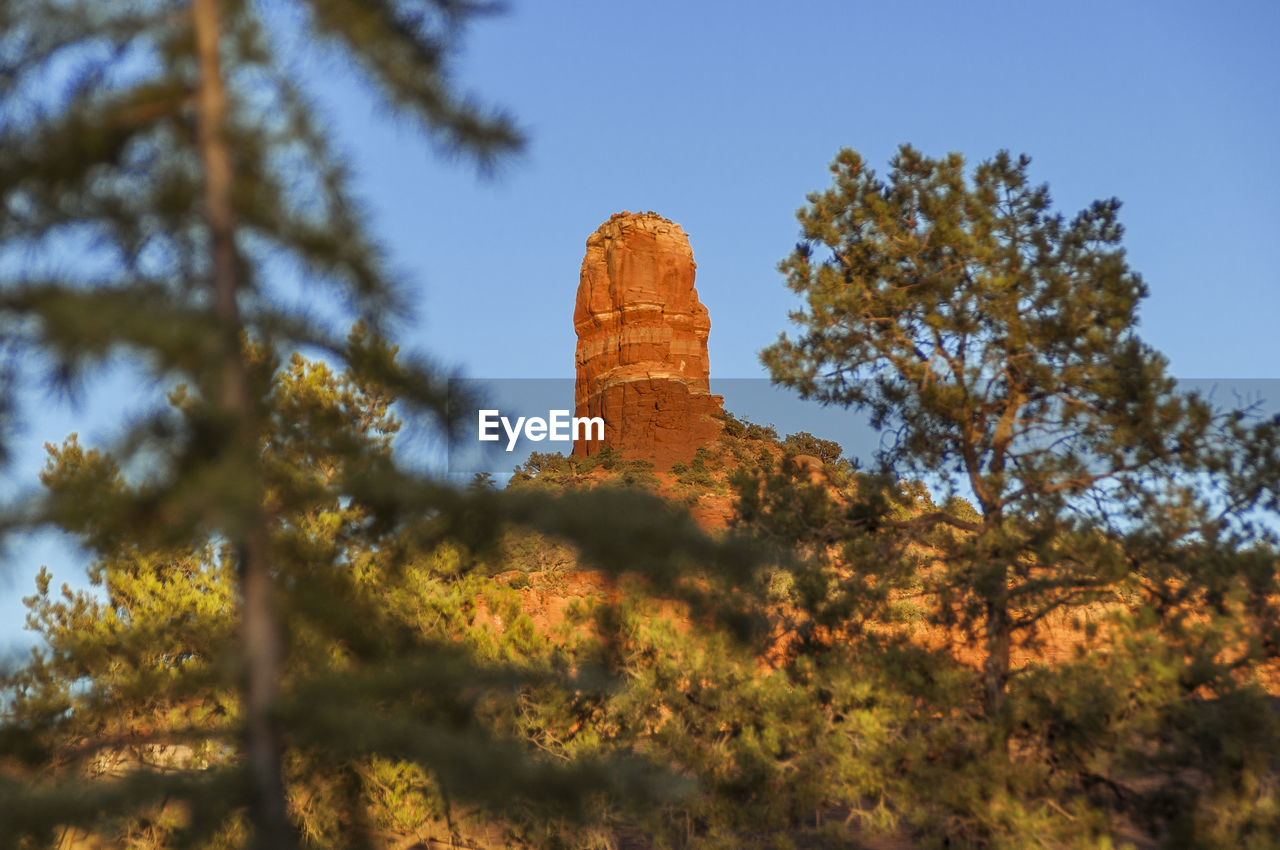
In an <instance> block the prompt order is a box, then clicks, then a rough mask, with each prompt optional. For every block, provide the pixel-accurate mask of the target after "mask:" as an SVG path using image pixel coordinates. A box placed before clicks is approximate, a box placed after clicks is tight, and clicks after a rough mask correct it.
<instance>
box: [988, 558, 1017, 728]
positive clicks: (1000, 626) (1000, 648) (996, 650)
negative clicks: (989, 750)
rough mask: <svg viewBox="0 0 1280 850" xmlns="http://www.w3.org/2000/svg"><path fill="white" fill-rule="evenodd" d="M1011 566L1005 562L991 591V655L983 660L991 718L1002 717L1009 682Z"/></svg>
mask: <svg viewBox="0 0 1280 850" xmlns="http://www.w3.org/2000/svg"><path fill="white" fill-rule="evenodd" d="M1008 574H1009V568H1008V567H1007V566H1005V565H1004V564H1001V565H1000V566H999V567H998V568H997V573H996V575H995V576H994V578H995V581H994V582H993V583H992V586H991V588H990V589H989V590H988V592H987V600H986V614H987V657H986V660H985V661H984V662H983V664H982V679H983V687H984V691H985V694H984V708H985V710H986V715H987V719H989V720H993V721H998V720H999V717H1000V714H1001V712H1002V711H1003V710H1004V702H1005V691H1006V689H1007V687H1008V684H1009V648H1010V644H1011V643H1012V636H1013V626H1012V622H1011V621H1010V619H1009V575H1008Z"/></svg>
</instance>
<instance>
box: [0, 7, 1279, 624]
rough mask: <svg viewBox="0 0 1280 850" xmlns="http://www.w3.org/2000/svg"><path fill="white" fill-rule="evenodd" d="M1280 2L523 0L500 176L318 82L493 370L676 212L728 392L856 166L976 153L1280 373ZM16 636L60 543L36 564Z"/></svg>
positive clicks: (568, 372) (1250, 371)
mask: <svg viewBox="0 0 1280 850" xmlns="http://www.w3.org/2000/svg"><path fill="white" fill-rule="evenodd" d="M1277 45H1280V4H1276V3H1273V2H1221V3H1214V4H1209V3H1178V2H1163V3H1154V2H1150V3H1138V2H1116V0H1112V2H1075V3H1070V4H1064V3H1054V4H1049V3H1035V2H1027V0H1022V2H979V1H978V0H970V2H937V1H936V0H935V2H925V0H920V2H915V3H910V4H906V3H887V2H883V0H881V1H880V2H874V3H872V2H806V1H805V0H797V2H794V3H787V4H784V3H778V2H734V3H730V2H727V0H726V2H720V1H719V0H716V2H710V1H709V0H703V2H698V0H685V2H665V1H664V2H644V3H636V2H633V3H605V2H600V0H594V2H586V0H581V2H579V0H543V2H532V0H524V2H520V0H515V2H513V3H512V8H511V9H510V10H509V12H508V13H507V14H505V15H503V16H500V17H495V18H490V19H486V20H482V21H480V22H479V23H478V24H477V25H476V26H475V27H474V28H473V29H472V31H471V32H470V33H469V35H468V37H467V38H466V41H465V43H464V45H463V48H462V50H461V51H460V54H459V56H458V57H457V59H458V61H457V63H456V74H455V77H456V79H457V81H458V84H459V86H460V87H461V88H463V89H464V90H466V91H469V92H472V93H474V94H475V96H476V97H477V98H478V99H479V100H481V101H483V102H486V103H491V104H494V105H497V106H501V107H504V108H506V109H508V110H509V111H510V112H511V114H512V115H513V116H514V117H515V118H516V120H517V122H518V123H519V125H520V126H521V127H522V128H523V129H524V130H525V131H526V133H527V135H528V139H529V144H528V148H527V150H526V152H525V153H524V154H523V155H522V156H520V157H517V158H513V159H511V160H509V161H508V162H506V163H505V164H504V165H503V167H502V168H500V169H499V171H498V173H497V175H496V176H495V177H493V178H490V179H478V178H477V176H476V174H475V172H474V170H473V169H471V168H469V167H467V166H466V164H465V163H463V162H458V161H447V160H442V159H441V158H440V157H439V156H437V155H436V153H435V152H433V151H432V150H431V149H430V147H429V146H428V145H425V144H423V142H422V140H421V138H420V137H419V136H417V135H416V134H414V133H413V132H412V131H411V130H409V129H408V128H407V127H406V126H404V125H403V124H402V123H401V122H398V121H397V120H396V119H395V118H394V116H392V115H391V114H389V112H388V111H387V110H386V109H385V108H384V107H382V106H380V105H379V104H377V103H376V102H374V101H372V100H371V99H370V96H369V93H368V91H367V90H366V89H364V88H362V87H361V86H360V85H359V84H358V83H355V82H352V81H350V80H347V79H344V77H343V75H342V74H341V73H339V69H334V68H324V69H320V70H318V71H316V73H315V80H314V84H315V88H316V89H317V90H318V92H319V94H320V97H321V99H322V102H323V104H324V106H325V108H326V110H327V112H328V115H329V118H330V121H331V123H332V127H333V129H334V131H335V133H336V135H337V136H338V138H339V139H340V141H341V143H342V145H343V146H344V147H345V149H346V150H347V152H348V153H349V155H350V156H351V158H352V161H353V164H354V169H355V173H356V175H357V179H358V189H359V192H360V194H361V195H362V197H363V199H364V201H365V202H366V204H367V205H368V208H369V210H370V213H371V216H372V220H373V229H374V232H375V233H377V234H379V235H380V236H381V238H382V239H383V240H384V242H385V244H386V246H387V248H388V251H389V252H390V255H391V257H392V259H393V261H394V263H395V265H396V267H397V268H398V269H400V270H401V271H402V272H403V273H404V274H405V276H406V278H407V279H408V280H409V281H410V282H411V283H412V285H413V287H414V293H415V295H414V300H415V303H416V304H417V306H418V308H419V313H418V316H417V318H416V319H415V320H414V321H413V322H412V323H410V324H409V325H408V326H407V327H405V328H404V335H403V339H402V341H403V343H404V344H405V345H406V346H408V347H412V348H414V349H417V350H420V351H423V352H425V353H428V354H430V355H432V356H433V357H435V358H436V359H438V360H440V361H443V362H444V363H447V364H450V365H452V366H456V367H459V368H461V369H462V370H463V371H464V372H466V373H467V374H468V375H470V376H472V377H477V378H514V377H570V376H572V373H573V351H574V341H575V340H574V335H573V328H572V311H573V303H574V295H575V292H576V288H577V284H578V268H579V265H580V263H581V260H582V254H583V250H584V242H585V240H586V238H587V236H588V234H590V233H591V232H592V231H593V230H594V229H595V228H596V227H597V226H598V225H599V224H600V223H601V222H602V221H604V220H605V219H607V218H608V217H609V215H610V214H612V213H614V212H617V211H619V210H623V209H627V210H632V211H636V210H654V211H656V212H659V213H661V214H662V215H665V216H667V217H668V218H670V219H672V220H674V221H676V222H679V223H680V224H681V225H682V226H683V227H684V229H685V230H686V232H688V233H689V235H690V239H691V242H692V245H693V250H694V255H695V258H696V259H697V262H698V266H699V268H698V289H699V293H700V294H701V297H702V300H703V302H704V303H705V304H706V305H707V307H708V309H709V310H710V314H711V321H712V330H711V338H710V355H711V370H712V378H713V379H715V378H749V377H761V376H763V375H764V373H763V371H762V369H761V368H760V366H759V363H758V359H757V352H758V351H759V350H760V348H762V347H763V346H765V345H767V344H769V343H770V342H772V341H773V340H774V339H775V338H776V337H777V334H778V333H779V331H781V330H783V329H785V328H786V326H787V320H786V314H787V311H788V310H790V309H793V308H794V307H796V306H798V305H797V302H796V300H795V298H794V297H793V296H792V295H791V293H789V292H788V291H787V290H785V289H784V287H783V286H782V280H781V276H780V275H779V274H778V272H777V271H776V265H777V263H778V261H779V260H780V259H781V258H782V257H783V256H785V255H786V254H787V253H788V252H789V251H790V250H791V248H792V246H793V245H794V243H795V240H796V238H797V235H798V231H797V225H796V222H795V218H794V212H795V210H796V209H797V208H798V207H799V206H800V205H802V204H803V203H804V197H805V194H806V193H807V192H811V191H815V190H819V189H822V188H824V187H825V186H826V185H827V184H828V182H829V175H828V173H827V170H826V169H827V164H828V163H829V162H830V161H831V159H832V158H833V156H834V155H835V153H836V151H837V150H838V149H839V148H841V147H843V146H848V147H852V148H854V149H856V150H858V151H859V152H860V153H862V154H863V155H864V156H865V157H866V158H867V159H868V160H869V162H871V163H872V164H873V165H874V166H875V167H876V168H877V169H878V170H879V171H881V172H882V173H883V172H884V171H885V170H887V162H888V159H889V158H890V156H892V154H893V152H894V150H895V149H896V148H897V146H898V145H899V144H901V143H903V142H910V143H911V144H913V145H915V146H916V147H917V148H920V149H921V150H922V151H924V152H925V153H926V154H929V155H941V154H943V153H946V152H948V151H959V152H961V153H963V154H965V156H966V157H968V158H969V159H970V161H972V162H977V161H979V160H981V159H984V158H986V157H989V156H990V155H992V154H993V153H994V152H995V151H997V150H999V149H1002V148H1005V149H1009V150H1010V151H1012V152H1014V153H1027V154H1029V155H1030V156H1031V157H1032V159H1033V163H1032V169H1031V173H1032V177H1033V179H1035V180H1037V181H1042V182H1048V183H1049V184H1050V186H1051V189H1052V193H1053V197H1054V199H1055V203H1056V206H1057V208H1058V209H1060V210H1062V211H1064V212H1066V213H1067V214H1068V215H1070V214H1072V213H1074V212H1075V211H1077V210H1078V209H1080V208H1082V207H1084V206H1085V205H1087V204H1088V203H1089V202H1091V201H1092V200H1094V199H1096V198H1103V197H1111V196H1115V197H1118V198H1120V199H1121V200H1122V201H1123V202H1124V207H1123V209H1122V211H1121V219H1122V221H1123V223H1124V225H1125V227H1126V239H1125V242H1126V245H1127V247H1128V250H1129V257H1130V261H1131V264H1132V265H1133V267H1134V268H1136V269H1137V270H1138V271H1140V272H1141V273H1142V274H1143V276H1144V277H1145V279H1146V281H1147V283H1148V284H1149V286H1150V288H1151V297H1150V299H1149V300H1148V301H1147V302H1145V304H1144V306H1143V308H1142V311H1141V316H1142V325H1141V328H1140V330H1141V333H1142V335H1143V337H1144V338H1145V339H1146V340H1147V341H1148V342H1149V343H1151V344H1153V345H1154V346H1155V347H1157V348H1158V349H1160V350H1162V351H1163V352H1164V353H1165V354H1166V355H1167V356H1168V357H1169V358H1170V360H1171V364H1172V368H1173V371H1174V373H1175V374H1177V375H1178V376H1180V377H1186V378H1219V379H1243V378H1280V369H1278V368H1277V362H1278V360H1277V357H1276V355H1275V353H1274V352H1275V343H1274V341H1273V338H1274V330H1273V328H1274V325H1275V323H1276V319H1277V317H1278V316H1280V271H1277V268H1278V267H1277V263H1276V261H1275V257H1274V247H1273V246H1274V245H1276V244H1277V242H1280V237H1278V234H1280V202H1278V199H1280V157H1278V156H1277V152H1278V151H1280V109H1278V108H1277V107H1278V106H1280V50H1278V49H1277ZM29 400H30V401H37V402H38V405H37V406H38V415H33V416H32V418H31V420H30V422H29V426H28V428H27V429H26V431H25V432H24V434H22V435H21V440H20V442H19V444H18V446H17V448H18V450H19V457H18V462H17V463H16V464H15V466H14V467H13V468H12V469H11V470H10V474H9V475H8V476H7V477H8V478H9V481H7V482H5V492H12V488H13V487H14V486H18V485H19V484H20V483H21V482H24V481H25V482H30V481H32V480H33V476H34V474H35V472H36V471H37V470H38V469H39V467H40V465H41V463H42V453H41V450H40V446H41V444H42V443H43V442H45V441H49V440H60V439H62V438H63V437H64V436H65V435H66V434H67V433H68V432H70V431H73V430H78V431H80V432H81V433H82V434H83V435H85V436H86V438H87V439H88V440H89V441H90V442H93V441H95V440H98V439H105V438H107V437H108V436H109V435H110V433H111V423H113V422H115V421H118V417H119V415H120V414H121V413H122V412H123V411H126V410H127V409H128V407H129V402H128V397H127V394H125V393H121V392H120V389H119V383H118V382H114V381H113V382H110V385H109V386H104V387H100V388H97V390H96V391H95V388H94V387H93V386H92V385H91V386H89V387H88V391H87V392H86V393H85V395H84V398H83V399H82V400H81V402H80V403H79V404H78V405H76V406H71V405H58V406H51V405H48V404H45V403H44V402H43V401H39V400H38V399H37V398H36V397H34V396H33V397H32V398H31V399H29ZM5 560H6V562H7V563H8V564H9V565H10V569H8V570H7V571H6V575H4V576H0V646H2V645H3V643H4V642H5V640H6V636H7V635H13V634H14V630H15V626H16V622H17V621H18V620H20V618H21V606H20V605H19V604H18V598H19V597H20V596H21V595H22V594H25V593H29V592H30V588H31V576H32V575H33V574H34V572H35V569H36V568H38V566H39V563H40V561H41V560H44V561H46V562H48V563H50V566H51V567H52V568H53V569H54V572H55V576H56V578H57V580H58V581H62V580H68V581H74V580H75V579H76V576H77V575H78V570H77V568H76V566H75V563H74V561H75V559H74V558H72V557H71V556H70V555H69V554H67V553H66V552H65V551H64V550H63V549H62V548H60V547H58V546H53V545H47V546H43V547H30V546H28V547H20V548H19V549H15V550H11V551H10V552H9V553H8V555H7V557H6V559H5Z"/></svg>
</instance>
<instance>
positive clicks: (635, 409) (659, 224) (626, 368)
mask: <svg viewBox="0 0 1280 850" xmlns="http://www.w3.org/2000/svg"><path fill="white" fill-rule="evenodd" d="M696 268H697V266H696V264H695V263H694V262H693V249H692V248H690V247H689V237H688V236H686V235H685V232H684V231H683V230H681V229H680V225H678V224H675V223H673V222H670V221H668V220H667V219H665V218H663V217H662V216H660V215H657V214H655V213H627V212H621V213H617V214H616V215H614V216H612V217H610V219H609V220H608V221H606V222H605V223H604V224H602V225H600V227H599V229H597V230H596V232H595V233H593V234H591V236H590V237H589V238H588V239H587V253H586V256H585V257H583V258H582V276H581V279H580V282H579V284H578V302H577V306H576V308H575V309H574V312H573V326H574V329H575V330H576V331H577V333H578V350H577V368H578V378H577V384H576V387H575V406H576V411H575V414H574V415H575V416H588V417H590V416H600V417H602V418H603V419H604V422H605V434H604V440H603V441H579V442H577V443H575V444H574V449H573V453H574V454H576V455H591V454H595V453H596V452H598V451H599V450H600V449H601V448H603V447H604V446H610V447H612V448H615V449H618V450H619V451H621V452H622V453H623V454H624V456H626V457H633V458H643V459H646V460H652V461H653V462H654V464H655V465H656V466H657V467H658V468H660V469H666V468H669V467H670V466H671V464H672V463H675V462H676V461H682V462H687V461H689V460H690V459H691V458H692V457H693V455H694V453H695V452H696V451H697V450H698V448H699V447H700V446H704V445H706V444H707V443H710V442H711V441H712V440H714V439H716V437H717V436H719V434H720V431H721V429H722V427H723V425H722V422H721V419H720V418H718V417H717V414H720V413H721V412H722V411H723V399H722V398H721V397H720V396H713V395H711V389H710V383H709V378H708V363H707V334H708V333H709V332H710V330H711V319H710V318H709V317H708V315H707V308H706V307H704V306H703V305H702V302H700V301H699V300H698V292H697V290H695V289H694V288H693V276H694V269H696Z"/></svg>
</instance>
